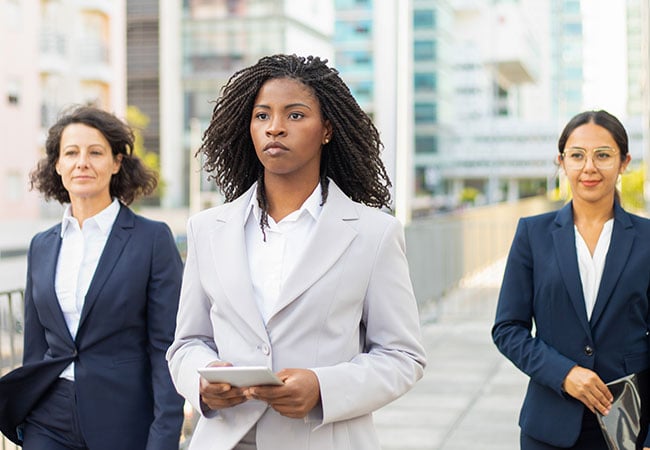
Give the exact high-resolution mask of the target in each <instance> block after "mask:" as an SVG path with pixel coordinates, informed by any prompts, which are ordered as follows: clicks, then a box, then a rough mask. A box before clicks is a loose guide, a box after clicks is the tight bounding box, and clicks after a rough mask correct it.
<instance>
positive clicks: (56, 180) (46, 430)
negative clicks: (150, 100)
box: [0, 107, 183, 450]
mask: <svg viewBox="0 0 650 450" xmlns="http://www.w3.org/2000/svg"><path fill="white" fill-rule="evenodd" d="M133 140H134V136H133V132H132V131H131V129H130V128H129V127H128V126H127V125H126V124H125V123H123V122H122V121H121V120H119V119H118V118H117V117H115V116H114V115H112V114H110V113H108V112H105V111H102V110H100V109H97V108H94V107H79V108H75V109H74V110H72V111H70V112H68V113H67V114H65V115H64V116H62V117H61V118H60V119H59V121H58V122H57V123H56V124H55V125H53V126H52V127H51V128H50V130H49V135H48V138H47V142H46V156H45V157H44V158H43V159H42V160H41V161H40V162H39V164H38V166H37V168H36V170H35V171H34V172H33V173H32V176H31V181H32V186H33V187H35V188H36V189H38V190H39V191H41V192H42V193H43V194H44V195H45V197H46V198H53V199H55V200H58V201H59V202H61V203H70V205H69V206H68V207H67V208H66V212H65V213H64V220H63V222H62V223H61V224H58V225H56V226H54V227H52V228H51V229H49V230H47V231H44V232H42V233H39V234H37V235H36V236H35V237H34V238H33V240H32V243H31V245H30V249H29V254H28V269H27V284H26V289H25V345H24V356H23V363H24V364H23V367H21V368H19V369H17V370H16V371H14V372H12V373H11V374H10V375H8V376H6V377H4V378H3V379H2V380H0V395H2V397H3V400H2V401H3V402H5V403H3V404H2V405H0V406H3V412H2V413H1V415H2V417H1V418H0V420H1V421H3V422H2V424H1V425H2V430H3V432H5V434H8V435H9V436H10V437H11V438H12V439H14V440H15V441H17V442H21V441H22V445H23V448H24V449H25V450H34V449H50V450H51V449H90V450H115V449H121V450H124V449H132V450H143V449H149V450H178V445H179V437H180V428H181V425H182V421H183V410H182V406H183V401H182V399H181V397H180V396H179V395H178V394H177V393H176V390H175V389H174V386H173V385H172V382H171V378H170V375H169V371H168V368H167V363H166V361H165V351H166V350H167V347H168V346H169V345H170V344H171V342H172V339H173V334H174V328H175V317H176V311H177V308H178V297H179V292H180V282H181V277H182V261H181V259H180V255H179V253H178V250H177V249H176V246H175V243H174V239H173V236H172V234H171V231H170V230H169V227H167V225H165V224H164V223H161V222H154V221H150V220H147V219H145V218H143V217H140V216H138V215H136V214H134V213H133V212H132V211H131V210H130V209H129V208H128V207H127V206H126V205H127V204H129V203H131V202H132V201H133V200H134V199H135V198H136V197H138V196H140V195H146V194H149V193H151V192H152V191H153V189H154V188H155V186H156V177H155V174H154V173H153V172H152V171H151V170H150V169H147V168H146V167H145V166H144V165H143V164H142V162H141V161H140V160H139V159H138V158H137V157H135V156H133V155H132V154H131V153H132V150H133ZM66 239H68V240H67V242H66ZM71 363H72V365H71ZM38 394H42V395H38ZM9 422H11V423H9ZM16 428H17V430H16ZM14 430H16V433H15V434H14Z"/></svg>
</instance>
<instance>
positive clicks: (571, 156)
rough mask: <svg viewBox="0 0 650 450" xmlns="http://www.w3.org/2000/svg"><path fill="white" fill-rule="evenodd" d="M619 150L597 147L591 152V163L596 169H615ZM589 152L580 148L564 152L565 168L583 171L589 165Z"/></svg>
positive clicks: (570, 148)
mask: <svg viewBox="0 0 650 450" xmlns="http://www.w3.org/2000/svg"><path fill="white" fill-rule="evenodd" d="M617 154H618V150H616V149H615V148H612V147H597V148H595V149H593V150H592V151H591V161H592V162H593V164H594V167H596V169H602V170H606V169H613V168H614V167H616V155H617ZM588 157H589V152H587V150H585V149H584V148H580V147H569V148H566V149H564V151H563V152H562V161H564V167H565V168H566V169H568V170H582V169H584V167H585V164H586V163H587V158H588Z"/></svg>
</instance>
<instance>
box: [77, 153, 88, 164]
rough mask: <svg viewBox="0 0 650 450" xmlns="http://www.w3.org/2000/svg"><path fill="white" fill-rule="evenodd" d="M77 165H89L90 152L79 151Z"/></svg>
mask: <svg viewBox="0 0 650 450" xmlns="http://www.w3.org/2000/svg"><path fill="white" fill-rule="evenodd" d="M77 167H88V152H85V151H80V152H79V157H78V158H77Z"/></svg>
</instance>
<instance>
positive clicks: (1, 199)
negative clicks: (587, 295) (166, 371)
mask: <svg viewBox="0 0 650 450" xmlns="http://www.w3.org/2000/svg"><path fill="white" fill-rule="evenodd" d="M275 53H296V54H299V55H304V56H307V55H316V56H320V57H323V58H327V59H328V60H329V61H330V63H331V65H333V66H334V67H336V68H337V69H338V70H339V71H340V74H341V76H342V78H343V79H344V80H345V81H346V83H347V84H348V86H349V87H350V89H351V90H352V93H353V94H354V96H355V98H356V99H357V101H358V102H359V104H360V105H361V106H362V108H364V109H365V110H366V111H367V112H368V114H369V115H370V116H371V117H372V118H373V120H374V121H375V124H376V126H377V128H378V129H379V131H380V133H381V137H382V140H383V142H384V145H385V151H384V154H383V158H384V161H385V164H386V166H387V168H388V171H389V174H390V177H391V179H392V181H393V199H394V208H393V211H394V213H395V215H396V216H397V217H398V218H399V219H400V220H401V221H402V222H403V223H404V225H405V233H406V242H407V257H408V259H409V263H410V266H411V277H412V280H413V284H414V289H415V293H416V297H417V300H418V305H419V306H420V309H421V312H422V317H423V321H425V322H435V320H436V317H437V314H438V311H439V300H440V299H441V298H442V297H443V296H444V295H445V294H447V293H449V292H450V291H451V290H452V289H454V288H455V287H457V286H459V285H460V284H461V282H462V280H463V279H467V277H468V276H470V275H471V274H475V273H477V272H478V271H480V270H482V269H484V268H486V267H490V265H492V264H495V262H498V261H501V260H502V258H503V257H504V255H505V254H506V253H507V250H508V247H509V245H510V242H511V239H512V235H513V231H514V227H515V225H516V221H517V219H518V218H519V217H521V216H523V215H530V214H536V213H539V212H543V211H547V210H549V209H552V208H556V207H558V205H560V204H561V203H562V202H563V201H565V200H566V199H567V198H568V197H569V195H570V193H569V191H568V188H567V183H566V181H565V180H563V178H562V175H561V174H559V173H558V170H557V165H556V157H557V152H558V150H557V145H556V143H557V138H558V136H559V133H560V131H561V129H562V128H563V126H564V124H565V123H566V122H567V121H568V119H569V118H571V117H572V116H573V115H575V114H577V113H578V112H581V111H583V110H586V109H606V110H608V111H609V112H611V113H613V114H615V115H616V116H617V117H619V119H621V121H622V122H623V124H624V125H625V126H626V128H627V130H628V133H629V137H630V153H631V156H632V163H631V164H630V166H629V168H628V170H627V173H626V174H624V175H623V177H622V179H621V182H620V185H619V190H620V191H621V193H622V200H623V203H624V206H625V207H626V208H628V209H629V210H631V211H633V212H637V213H640V214H645V213H646V209H647V207H646V205H647V204H648V203H649V199H650V188H649V186H650V185H649V184H648V181H647V178H646V173H647V165H648V162H649V161H650V141H649V139H650V135H649V133H650V0H615V1H612V0H0V374H2V373H4V372H6V371H8V370H9V369H10V368H11V367H15V366H16V365H18V364H19V363H20V358H21V348H22V325H21V323H22V298H23V289H24V280H25V263H26V261H25V255H26V252H27V247H28V245H29V240H30V239H31V237H32V236H33V234H34V233H36V232H37V231H40V230H43V229H45V228H46V227H49V226H50V225H52V224H54V223H56V222H59V221H60V218H61V214H62V207H61V206H60V205H58V204H57V203H52V202H50V203H46V202H44V201H43V199H42V198H41V197H40V196H39V195H38V194H37V193H35V192H32V191H30V189H29V182H28V179H29V173H30V171H31V170H32V169H33V168H34V166H35V164H36V162H37V161H38V160H39V159H40V158H41V157H42V156H43V155H44V142H45V136H46V133H47V129H48V128H49V127H50V125H52V124H53V123H54V121H55V120H56V118H57V117H58V115H59V114H60V112H61V111H63V110H65V109H66V108H68V107H70V106H72V105H78V104H92V105H96V106H99V107H101V108H104V109H106V110H108V111H111V112H114V113H116V114H117V115H118V116H119V117H121V118H123V119H124V120H126V121H128V122H129V123H130V124H131V125H132V126H133V127H134V128H135V129H136V130H137V142H136V153H137V154H138V155H139V156H140V157H142V158H143V159H144V160H145V162H146V164H148V165H149V166H150V167H152V168H154V169H156V170H157V171H158V172H159V173H160V179H161V183H160V186H159V188H158V190H157V191H156V193H155V195H154V196H152V197H149V198H147V199H144V200H141V201H139V202H138V203H137V204H136V205H135V209H136V210H137V211H138V212H139V213H141V214H143V215H145V216H148V217H152V218H155V219H159V220H163V221H165V222H167V223H168V224H169V225H170V226H171V227H172V230H173V231H174V234H175V235H176V239H177V243H178V246H179V248H180V250H181V251H183V250H184V243H185V241H184V239H185V238H184V236H185V234H184V233H185V223H186V220H187V218H188V216H189V215H190V214H192V213H195V212H197V211H199V210H201V209H205V208H208V207H211V206H213V205H216V204H219V203H220V202H222V197H221V196H220V194H219V192H217V191H216V189H215V186H214V184H212V183H210V182H209V181H208V179H207V177H206V174H204V173H203V172H202V171H201V169H200V166H201V162H200V161H199V160H198V159H197V158H195V156H194V155H195V152H196V150H197V148H198V147H199V145H200V141H201V136H202V133H203V131H204V130H205V128H206V127H207V124H208V122H209V120H210V117H211V113H212V108H213V106H214V103H213V102H214V100H215V99H216V98H217V97H218V95H219V92H220V89H221V87H222V86H223V85H224V84H225V82H226V81H227V80H228V78H229V77H230V76H231V75H232V74H233V73H234V72H235V71H236V70H238V69H240V68H243V67H245V66H248V65H251V64H254V63H255V62H256V61H257V60H258V59H259V58H260V57H262V56H265V55H270V54H275ZM476 311H477V309H476V306H473V305H469V306H468V310H467V311H465V313H466V315H467V317H472V315H474V316H476V315H477V312H476ZM513 423H514V422H513ZM191 429H192V414H191V411H190V410H188V427H187V430H186V434H185V436H189V435H191ZM4 445H6V443H5V444H4ZM0 448H5V447H0Z"/></svg>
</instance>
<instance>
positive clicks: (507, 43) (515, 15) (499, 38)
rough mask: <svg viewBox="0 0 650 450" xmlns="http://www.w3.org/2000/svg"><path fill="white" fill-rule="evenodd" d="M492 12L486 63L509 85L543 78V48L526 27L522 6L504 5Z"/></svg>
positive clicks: (501, 80)
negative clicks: (541, 52) (541, 72)
mask: <svg viewBox="0 0 650 450" xmlns="http://www.w3.org/2000/svg"><path fill="white" fill-rule="evenodd" d="M498 6H499V7H498V8H495V10H494V11H492V16H491V18H490V21H491V23H490V25H489V27H490V36H489V37H488V38H487V39H486V41H485V45H486V47H485V55H486V57H485V63H486V65H487V66H488V67H490V68H492V69H493V70H494V71H495V73H496V74H497V77H498V79H499V80H500V82H502V83H503V84H506V85H517V84H523V83H531V82H534V81H536V80H537V78H538V76H539V59H540V54H539V46H538V43H537V41H536V40H535V38H534V36H533V35H532V33H531V32H530V30H529V29H528V28H527V26H526V21H525V19H524V18H523V17H522V14H521V10H520V6H519V5H517V4H507V5H504V4H500V5H498Z"/></svg>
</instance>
